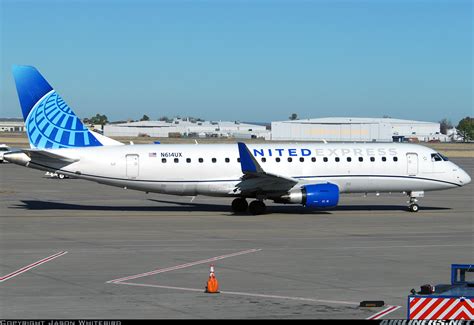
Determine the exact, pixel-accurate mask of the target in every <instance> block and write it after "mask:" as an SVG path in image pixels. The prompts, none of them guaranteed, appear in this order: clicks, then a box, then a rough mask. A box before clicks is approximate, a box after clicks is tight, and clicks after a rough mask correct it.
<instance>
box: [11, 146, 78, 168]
mask: <svg viewBox="0 0 474 325" xmlns="http://www.w3.org/2000/svg"><path fill="white" fill-rule="evenodd" d="M3 157H4V159H5V160H6V161H8V162H11V163H14V164H17V165H21V166H29V167H33V168H37V169H41V170H58V169H61V168H62V167H64V166H67V165H70V164H72V163H74V162H76V161H79V159H74V158H69V157H65V156H61V155H58V154H55V153H51V152H48V151H44V150H17V151H12V152H8V153H6V154H4V156H3Z"/></svg>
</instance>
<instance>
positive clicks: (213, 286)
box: [205, 264, 219, 293]
mask: <svg viewBox="0 0 474 325" xmlns="http://www.w3.org/2000/svg"><path fill="white" fill-rule="evenodd" d="M205 292H206V293H219V282H217V279H216V275H215V274H214V265H212V264H211V269H210V271H209V280H207V285H206V291H205Z"/></svg>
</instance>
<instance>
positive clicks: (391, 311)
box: [367, 306, 402, 320]
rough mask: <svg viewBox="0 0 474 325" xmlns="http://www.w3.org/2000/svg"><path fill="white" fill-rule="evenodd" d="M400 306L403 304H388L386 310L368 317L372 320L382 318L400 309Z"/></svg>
mask: <svg viewBox="0 0 474 325" xmlns="http://www.w3.org/2000/svg"><path fill="white" fill-rule="evenodd" d="M400 308H402V306H388V307H387V308H385V309H384V310H382V311H380V312H378V313H377V314H375V315H372V316H370V317H369V318H367V319H370V320H376V319H380V318H381V317H384V316H387V315H388V314H391V313H393V312H394V311H395V310H397V309H400Z"/></svg>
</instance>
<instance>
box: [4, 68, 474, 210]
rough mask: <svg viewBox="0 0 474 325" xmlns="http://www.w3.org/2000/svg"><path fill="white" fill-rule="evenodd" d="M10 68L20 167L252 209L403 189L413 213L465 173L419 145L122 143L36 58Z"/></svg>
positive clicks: (461, 181) (13, 156)
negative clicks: (87, 119) (83, 113)
mask: <svg viewBox="0 0 474 325" xmlns="http://www.w3.org/2000/svg"><path fill="white" fill-rule="evenodd" d="M13 75H14V78H15V82H16V87H17V91H18V96H19V100H20V104H21V108H22V112H23V117H24V119H25V125H26V129H27V134H28V138H29V141H30V145H31V149H28V150H20V151H16V152H12V153H9V154H6V155H5V159H6V160H8V161H10V162H12V163H16V164H19V165H22V166H26V167H31V168H35V169H40V170H45V171H51V172H56V173H61V174H64V175H69V176H74V177H76V178H82V179H86V180H90V181H94V182H98V183H101V184H107V185H111V186H117V187H122V188H127V189H134V190H139V191H145V192H156V193H166V194H175V195H187V196H196V195H208V196H221V197H234V198H235V199H234V200H233V202H232V209H233V210H234V211H237V212H243V211H247V209H248V210H249V211H250V213H252V214H261V213H264V212H265V209H266V207H265V204H264V201H265V200H273V201H274V202H277V203H295V204H302V205H303V206H305V207H308V208H322V209H324V208H331V207H335V206H336V205H337V204H338V201H339V194H340V193H370V192H374V193H380V192H404V193H406V194H407V195H408V197H409V201H408V203H409V210H410V211H413V212H416V211H418V209H419V207H418V205H417V204H416V202H417V198H419V197H423V196H424V192H425V191H434V190H443V189H449V188H457V187H460V186H464V185H466V184H468V183H469V182H470V181H471V178H470V177H469V175H468V174H467V173H466V172H465V171H464V170H462V169H461V168H459V167H458V166H457V165H455V164H454V163H452V162H450V161H448V159H447V158H446V157H444V156H443V155H441V154H439V153H437V152H436V151H434V150H432V149H430V148H427V147H424V146H420V145H415V144H401V143H304V144H303V143H301V144H290V143H271V142H270V143H266V144H252V145H250V144H249V145H246V144H244V143H238V144H195V145H188V144H186V145H176V144H147V145H122V144H121V143H119V142H117V141H115V140H112V139H109V138H107V137H104V136H102V135H100V134H97V133H94V132H92V131H90V130H88V129H87V128H85V127H84V125H83V124H82V123H81V121H80V120H79V119H78V118H77V117H76V115H75V114H74V113H73V112H72V110H71V109H70V108H69V106H67V104H66V103H65V102H64V100H63V99H62V98H61V97H60V96H59V95H58V94H57V93H56V92H55V91H54V89H53V88H52V87H51V86H50V85H49V84H48V82H47V81H46V80H45V79H44V78H43V77H42V76H41V74H40V73H39V72H38V71H37V70H36V69H35V68H34V67H30V66H14V67H13ZM247 199H253V201H252V202H251V203H250V204H248V203H247Z"/></svg>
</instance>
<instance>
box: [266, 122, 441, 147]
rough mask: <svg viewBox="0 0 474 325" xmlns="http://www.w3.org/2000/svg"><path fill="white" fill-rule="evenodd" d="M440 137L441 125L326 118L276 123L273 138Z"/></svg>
mask: <svg viewBox="0 0 474 325" xmlns="http://www.w3.org/2000/svg"><path fill="white" fill-rule="evenodd" d="M408 139H411V140H417V141H429V140H440V141H447V136H445V135H443V134H441V133H440V124H439V123H434V122H422V121H411V120H400V119H392V118H360V117H326V118H317V119H307V120H288V121H279V122H272V140H274V141H278V140H290V141H292V140H294V141H323V140H327V141H348V142H354V141H363V142H375V141H376V142H392V141H407V140H408Z"/></svg>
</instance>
